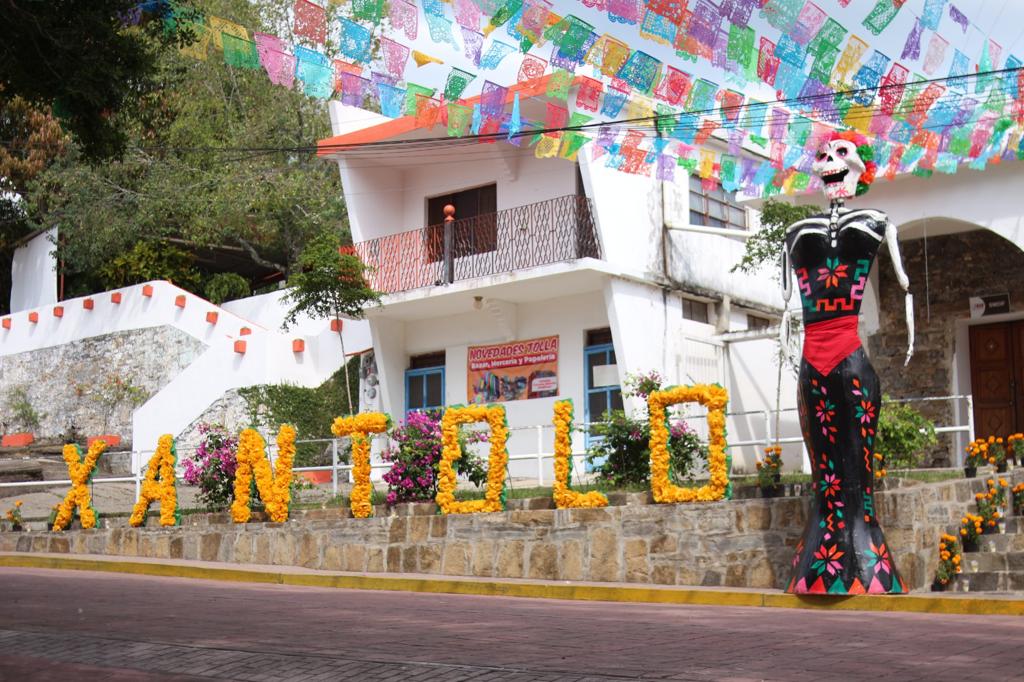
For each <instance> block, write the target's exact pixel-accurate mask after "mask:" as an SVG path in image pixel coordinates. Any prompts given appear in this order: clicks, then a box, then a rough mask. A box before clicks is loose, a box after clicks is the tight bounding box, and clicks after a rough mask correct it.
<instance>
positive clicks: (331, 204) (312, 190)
mask: <svg viewBox="0 0 1024 682" xmlns="http://www.w3.org/2000/svg"><path fill="white" fill-rule="evenodd" d="M193 5H194V6H195V7H196V8H198V9H199V10H202V11H204V12H207V13H208V14H210V15H216V16H220V17H225V18H228V19H231V20H233V21H236V22H238V23H240V24H243V25H245V26H247V27H249V28H250V29H253V30H257V31H267V32H270V33H276V34H281V33H282V27H286V26H287V23H288V22H287V11H288V8H289V7H290V3H280V2H275V1H274V0H253V2H248V1H247V0H196V1H195V2H194V3H193ZM178 23H179V24H182V25H184V24H185V23H187V22H183V21H182V22H178ZM149 40H151V41H156V42H158V41H157V39H156V38H149ZM154 62H155V69H156V72H155V73H156V76H155V78H154V81H155V84H154V86H153V87H151V88H149V89H146V90H144V91H140V92H139V94H138V97H137V102H136V103H135V105H134V106H133V107H132V112H131V114H132V115H131V117H126V127H125V128H124V131H125V135H126V146H125V152H124V154H123V156H122V157H120V158H117V159H112V160H107V161H104V162H102V163H91V162H90V160H89V158H88V154H87V150H85V149H83V148H81V147H75V148H74V149H72V151H71V153H69V154H68V155H67V156H66V157H65V158H64V159H62V160H60V161H58V162H57V163H55V164H53V165H52V166H51V167H50V168H49V169H48V170H47V171H45V172H44V173H43V174H42V175H41V176H40V177H39V178H37V180H36V182H35V183H33V185H32V186H31V188H30V191H29V192H28V199H29V202H28V204H29V210H30V214H31V215H32V217H33V220H34V221H35V223H36V224H37V225H39V226H44V225H45V226H50V225H57V226H58V227H59V231H60V243H59V245H58V250H59V255H60V260H61V263H62V267H63V268H64V272H65V274H67V275H68V276H69V281H71V280H76V281H77V282H78V283H79V284H78V290H77V291H76V290H74V289H72V290H71V293H84V292H85V290H88V289H90V288H92V289H95V288H98V287H100V286H102V282H99V281H97V280H96V277H95V273H97V272H99V271H100V269H102V268H103V267H104V266H105V265H106V264H107V262H108V261H109V260H110V259H111V258H113V257H116V256H117V255H118V254H122V253H125V252H126V251H129V250H130V249H132V248H133V247H134V245H135V244H137V243H138V242H140V241H161V240H167V239H174V240H176V241H175V243H177V244H179V245H183V246H185V247H186V248H189V247H190V246H194V247H196V248H199V247H207V246H231V247H236V248H239V247H240V248H241V249H243V250H244V253H245V254H247V255H248V257H249V258H250V259H251V260H252V261H253V262H254V263H257V264H259V265H260V266H261V267H262V268H270V269H276V270H279V271H281V272H282V273H284V275H285V276H287V275H289V274H290V273H291V271H292V268H293V267H294V265H295V263H296V261H297V259H298V257H299V254H300V253H301V252H302V250H303V248H304V247H305V245H306V243H307V242H308V241H309V240H310V238H312V237H313V236H315V235H317V234H320V233H323V232H326V231H331V232H337V231H343V232H344V231H345V230H347V226H346V213H345V207H344V202H343V200H342V197H341V186H340V179H339V177H338V171H337V168H336V167H334V165H333V164H330V163H325V162H323V161H319V160H318V159H316V158H315V156H314V155H313V154H311V153H309V152H304V151H299V150H302V149H303V148H306V147H308V146H309V145H310V144H311V143H313V142H315V141H316V140H318V139H320V138H323V137H326V136H328V135H329V133H330V129H329V119H328V116H327V110H326V103H324V102H323V101H319V100H314V99H311V98H309V97H306V96H305V95H303V94H302V93H301V92H300V91H297V90H290V89H287V88H283V87H280V86H276V85H273V84H272V83H270V81H269V79H268V78H267V75H266V73H264V72H263V70H262V69H261V70H253V71H250V70H244V69H236V68H232V67H228V66H227V65H225V64H224V63H223V59H222V57H221V54H220V53H219V52H218V51H216V49H215V48H214V46H213V44H212V41H211V44H210V47H209V53H208V57H207V59H206V60H199V59H196V58H195V57H193V56H190V55H188V54H185V53H182V52H180V51H178V50H170V51H163V52H158V53H157V55H156V57H155V60H154ZM251 284H254V285H255V284H257V282H252V283H251ZM194 290H195V291H196V292H197V293H200V294H201V293H202V292H203V286H202V283H199V284H198V285H197V288H196V289H194Z"/></svg>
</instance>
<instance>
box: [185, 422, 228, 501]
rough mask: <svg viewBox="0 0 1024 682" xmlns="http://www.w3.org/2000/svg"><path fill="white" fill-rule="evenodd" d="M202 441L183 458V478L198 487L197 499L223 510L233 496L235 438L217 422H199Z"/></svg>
mask: <svg viewBox="0 0 1024 682" xmlns="http://www.w3.org/2000/svg"><path fill="white" fill-rule="evenodd" d="M199 435H200V436H202V441H201V442H200V443H199V447H197V448H196V453H195V455H193V456H192V457H189V458H187V459H185V460H184V462H183V466H184V470H185V471H184V476H183V478H184V479H185V482H186V483H188V484H189V485H194V486H198V487H199V499H200V500H201V501H202V503H203V505H204V506H205V507H206V508H207V509H208V510H209V511H223V510H225V509H227V508H228V507H230V506H231V502H232V501H233V500H234V497H235V488H234V485H235V468H236V467H237V466H238V460H237V458H236V455H237V453H238V438H236V437H235V436H232V435H230V434H229V433H228V431H227V429H225V428H224V427H223V426H221V425H220V424H206V423H203V424H200V425H199Z"/></svg>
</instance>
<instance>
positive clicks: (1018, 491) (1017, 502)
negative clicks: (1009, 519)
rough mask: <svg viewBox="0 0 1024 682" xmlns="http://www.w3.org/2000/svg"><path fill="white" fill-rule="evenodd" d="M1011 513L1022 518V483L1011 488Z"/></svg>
mask: <svg viewBox="0 0 1024 682" xmlns="http://www.w3.org/2000/svg"><path fill="white" fill-rule="evenodd" d="M1012 492H1013V513H1014V515H1016V516H1024V483H1018V484H1017V485H1015V486H1013V491H1012Z"/></svg>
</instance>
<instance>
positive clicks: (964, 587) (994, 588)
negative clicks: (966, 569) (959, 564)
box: [950, 571, 1024, 592]
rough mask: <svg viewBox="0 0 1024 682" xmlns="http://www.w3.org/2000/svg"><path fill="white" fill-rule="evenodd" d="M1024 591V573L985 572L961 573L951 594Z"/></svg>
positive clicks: (952, 587)
mask: <svg viewBox="0 0 1024 682" xmlns="http://www.w3.org/2000/svg"><path fill="white" fill-rule="evenodd" d="M1016 590H1024V573H1020V572H1010V571H985V572H981V573H961V574H960V576H959V577H957V579H956V582H954V583H953V585H952V586H951V588H950V591H951V592H1007V591H1010V592H1012V591H1016Z"/></svg>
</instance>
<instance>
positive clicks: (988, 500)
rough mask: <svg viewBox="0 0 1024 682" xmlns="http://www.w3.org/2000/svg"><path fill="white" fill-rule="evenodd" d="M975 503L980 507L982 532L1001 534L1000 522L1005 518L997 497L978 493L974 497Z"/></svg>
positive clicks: (991, 494) (989, 493)
mask: <svg viewBox="0 0 1024 682" xmlns="http://www.w3.org/2000/svg"><path fill="white" fill-rule="evenodd" d="M974 501H975V503H976V504H977V505H978V515H979V516H980V517H981V529H982V532H983V533H998V532H1000V530H1001V527H1000V525H999V520H1000V519H1002V518H1003V513H1002V512H1001V511H999V502H998V499H997V498H996V496H995V495H994V494H993V493H992V492H987V493H978V494H977V495H975V496H974Z"/></svg>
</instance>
